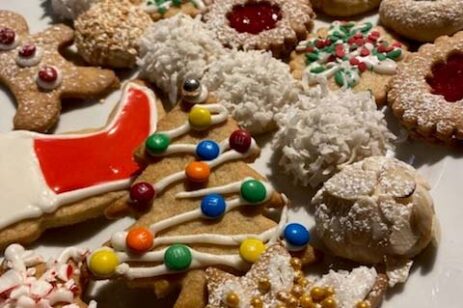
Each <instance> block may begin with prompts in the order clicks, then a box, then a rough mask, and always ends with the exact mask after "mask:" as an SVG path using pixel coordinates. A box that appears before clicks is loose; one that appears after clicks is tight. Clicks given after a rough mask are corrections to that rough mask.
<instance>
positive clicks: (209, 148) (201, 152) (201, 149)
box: [196, 140, 220, 160]
mask: <svg viewBox="0 0 463 308" xmlns="http://www.w3.org/2000/svg"><path fill="white" fill-rule="evenodd" d="M219 155H220V147H219V145H218V144H217V142H215V141H212V140H203V141H201V142H200V143H198V145H197V146H196V156H198V158H199V159H201V160H213V159H216V158H217V157H218V156H219Z"/></svg>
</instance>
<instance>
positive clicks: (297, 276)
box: [294, 270, 304, 281]
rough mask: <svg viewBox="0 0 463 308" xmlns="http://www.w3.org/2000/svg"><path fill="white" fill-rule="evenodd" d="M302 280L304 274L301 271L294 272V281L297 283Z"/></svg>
mask: <svg viewBox="0 0 463 308" xmlns="http://www.w3.org/2000/svg"><path fill="white" fill-rule="evenodd" d="M302 278H304V273H303V272H302V271H301V270H299V271H295V272H294V281H298V280H299V279H302Z"/></svg>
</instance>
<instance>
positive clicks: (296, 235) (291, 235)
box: [283, 223, 310, 250]
mask: <svg viewBox="0 0 463 308" xmlns="http://www.w3.org/2000/svg"><path fill="white" fill-rule="evenodd" d="M283 236H284V238H285V240H286V242H287V243H288V248H289V249H290V250H301V249H303V248H304V247H305V246H307V244H308V243H309V242H310V232H309V230H307V228H306V227H304V226H303V225H301V224H298V223H290V224H288V225H287V226H286V227H285V229H284V231H283Z"/></svg>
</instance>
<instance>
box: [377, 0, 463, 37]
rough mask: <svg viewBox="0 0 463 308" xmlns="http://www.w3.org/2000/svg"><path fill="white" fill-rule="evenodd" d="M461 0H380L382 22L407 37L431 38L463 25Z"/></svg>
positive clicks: (455, 30)
mask: <svg viewBox="0 0 463 308" xmlns="http://www.w3.org/2000/svg"><path fill="white" fill-rule="evenodd" d="M462 12H463V2H461V1H459V0H437V1H419V0H383V1H382V2H381V6H380V7H379V17H380V20H381V23H382V24H383V25H384V26H385V27H387V28H390V29H392V30H394V31H395V32H397V33H399V34H400V35H403V36H405V37H407V38H409V39H413V40H417V41H420V42H433V41H434V40H435V39H436V38H438V37H439V36H442V35H451V34H454V33H455V32H457V31H459V30H462V29H463V14H462Z"/></svg>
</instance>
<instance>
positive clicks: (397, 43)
mask: <svg viewBox="0 0 463 308" xmlns="http://www.w3.org/2000/svg"><path fill="white" fill-rule="evenodd" d="M391 46H392V47H397V48H401V47H402V44H400V43H399V42H394V43H392V45H391Z"/></svg>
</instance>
